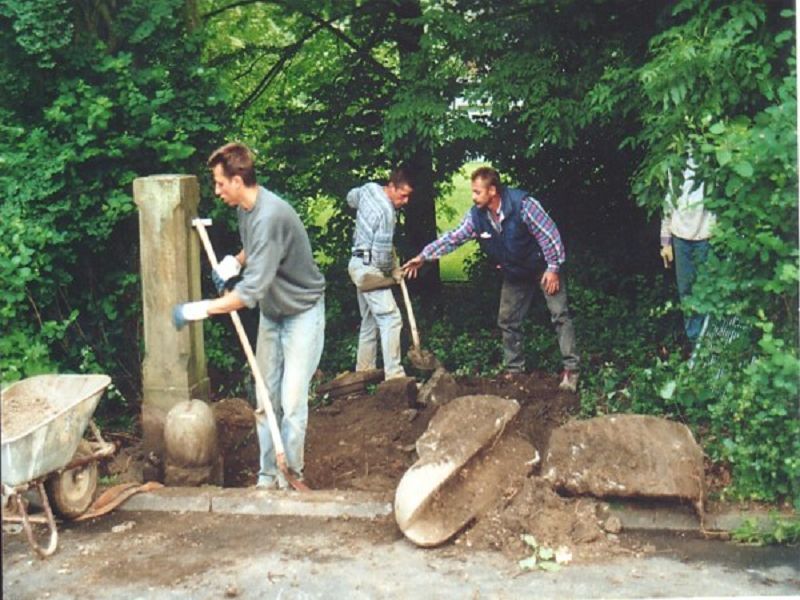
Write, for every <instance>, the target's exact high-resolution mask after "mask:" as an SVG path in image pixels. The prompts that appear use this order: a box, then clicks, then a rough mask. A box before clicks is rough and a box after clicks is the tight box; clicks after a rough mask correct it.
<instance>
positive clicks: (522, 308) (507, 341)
mask: <svg viewBox="0 0 800 600" xmlns="http://www.w3.org/2000/svg"><path fill="white" fill-rule="evenodd" d="M560 279H561V282H560V283H561V285H560V286H559V290H558V292H556V293H555V294H553V295H552V296H551V295H549V294H548V293H547V292H545V291H544V289H543V288H542V287H541V285H540V283H539V280H538V279H536V280H531V281H522V282H513V281H509V280H508V279H503V287H502V289H501V290H500V310H499V312H498V315H497V325H498V326H499V327H500V331H501V332H502V334H503V365H504V368H505V370H506V371H512V372H522V371H524V370H525V356H524V354H523V351H522V344H523V338H522V320H523V319H524V318H525V315H527V314H528V309H529V308H530V306H531V301H532V300H533V294H534V292H535V291H536V290H537V289H539V290H540V291H541V292H542V295H543V296H544V300H545V303H546V304H547V309H548V310H549V311H550V321H551V323H553V326H554V327H555V330H556V336H557V337H558V347H559V349H560V350H561V358H562V361H563V364H564V368H565V369H568V370H570V371H577V370H578V367H579V362H580V360H579V358H578V353H577V350H576V344H575V327H574V326H573V325H572V317H570V314H569V307H568V305H567V287H566V285H565V282H564V276H563V275H562V276H561V278H560Z"/></svg>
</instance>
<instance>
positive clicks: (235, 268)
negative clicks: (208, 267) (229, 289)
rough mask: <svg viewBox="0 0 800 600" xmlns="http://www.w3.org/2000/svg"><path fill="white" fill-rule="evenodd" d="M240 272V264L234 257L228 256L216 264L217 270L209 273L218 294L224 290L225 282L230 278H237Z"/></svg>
mask: <svg viewBox="0 0 800 600" xmlns="http://www.w3.org/2000/svg"><path fill="white" fill-rule="evenodd" d="M241 272H242V265H241V263H240V262H239V261H238V260H236V257H235V256H232V255H230V254H228V255H227V256H226V257H225V258H223V259H222V260H221V261H219V263H218V264H217V268H216V269H214V270H213V271H212V272H211V280H212V281H213V282H214V286H215V287H216V288H217V292H218V293H220V294H221V293H222V292H223V291H224V290H225V282H227V281H228V280H229V279H231V278H232V277H237V276H238V275H239V273H241Z"/></svg>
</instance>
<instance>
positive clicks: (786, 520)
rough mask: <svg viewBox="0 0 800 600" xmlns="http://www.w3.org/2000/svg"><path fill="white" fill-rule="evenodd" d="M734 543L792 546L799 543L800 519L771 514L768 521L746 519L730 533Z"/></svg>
mask: <svg viewBox="0 0 800 600" xmlns="http://www.w3.org/2000/svg"><path fill="white" fill-rule="evenodd" d="M732 537H733V539H734V540H735V541H737V542H740V543H742V544H752V545H755V546H767V545H772V544H787V545H794V544H797V543H798V542H800V519H798V518H797V517H794V518H791V517H784V516H781V515H778V514H775V513H771V514H770V517H769V520H767V521H763V520H762V521H759V520H756V519H746V520H745V521H744V523H742V524H741V525H740V526H739V527H737V528H736V529H735V530H734V531H733V532H732Z"/></svg>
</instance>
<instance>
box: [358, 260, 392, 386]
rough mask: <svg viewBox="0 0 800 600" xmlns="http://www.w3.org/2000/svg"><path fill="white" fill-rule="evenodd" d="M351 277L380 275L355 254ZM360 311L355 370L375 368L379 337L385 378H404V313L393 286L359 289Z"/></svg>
mask: <svg viewBox="0 0 800 600" xmlns="http://www.w3.org/2000/svg"><path fill="white" fill-rule="evenodd" d="M347 270H348V272H349V274H350V278H351V279H352V280H353V283H355V284H356V285H358V283H359V281H360V279H361V277H362V276H363V274H364V273H366V272H368V271H369V272H373V273H374V274H378V275H380V271H379V270H378V269H376V268H375V267H372V266H369V265H365V264H364V262H363V260H362V259H360V258H358V257H354V258H352V259H350V264H349V265H348V266H347ZM356 298H357V300H358V310H359V312H360V313H361V329H360V330H359V334H358V354H357V355H356V371H366V370H368V369H374V368H375V366H376V360H377V352H378V338H380V341H381V354H382V356H383V372H384V377H385V378H386V379H391V378H392V377H402V376H403V375H405V374H406V372H405V370H404V369H403V365H402V364H400V361H401V360H402V352H401V350H400V333H401V331H402V329H403V316H402V315H401V314H400V309H399V308H398V307H397V302H395V299H394V294H392V290H391V288H384V289H379V290H371V291H369V292H362V291H360V290H358V289H357V290H356Z"/></svg>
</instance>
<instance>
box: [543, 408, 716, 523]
mask: <svg viewBox="0 0 800 600" xmlns="http://www.w3.org/2000/svg"><path fill="white" fill-rule="evenodd" d="M542 474H543V477H545V478H546V479H547V480H548V481H550V483H551V484H552V485H553V487H554V488H555V489H557V490H559V491H562V492H567V493H570V494H589V495H592V496H596V497H599V498H605V497H618V498H635V497H641V498H676V499H682V500H689V501H691V502H692V503H693V504H694V506H695V508H696V509H697V511H698V513H699V514H701V515H702V512H703V502H704V499H705V479H704V469H703V450H702V448H700V446H699V445H698V444H697V442H696V441H695V439H694V436H693V435H692V432H691V431H690V430H689V428H688V427H686V426H685V425H682V424H681V423H675V422H674V421H669V420H667V419H663V418H658V417H652V416H646V415H609V416H603V417H596V418H594V419H588V420H586V421H571V422H569V423H567V424H565V425H563V426H561V427H559V428H557V429H555V430H553V433H552V435H551V436H550V445H549V448H548V450H547V452H546V453H545V460H544V464H543V466H542Z"/></svg>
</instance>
